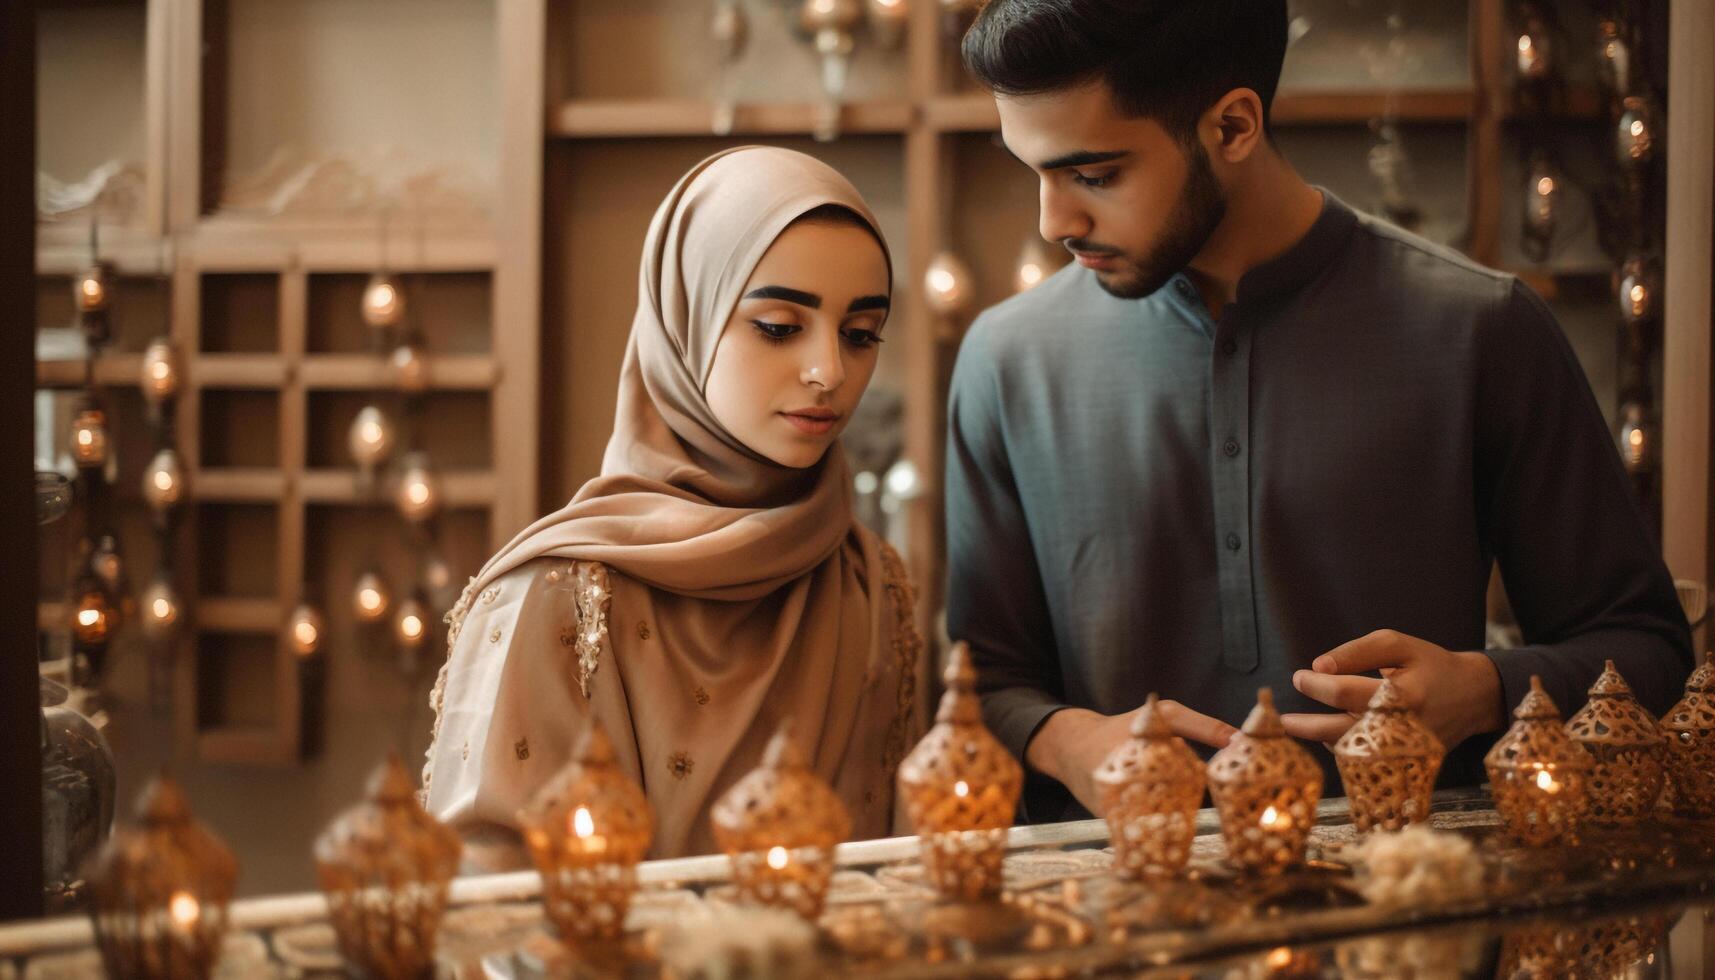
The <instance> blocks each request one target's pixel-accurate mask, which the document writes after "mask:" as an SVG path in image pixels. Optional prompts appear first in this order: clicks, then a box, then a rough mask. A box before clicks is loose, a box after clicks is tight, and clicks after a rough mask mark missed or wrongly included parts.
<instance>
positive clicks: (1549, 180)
mask: <svg viewBox="0 0 1715 980" xmlns="http://www.w3.org/2000/svg"><path fill="white" fill-rule="evenodd" d="M1536 192H1537V193H1538V194H1541V195H1542V196H1543V197H1547V196H1548V195H1550V194H1553V193H1554V178H1553V177H1538V178H1537V181H1536Z"/></svg>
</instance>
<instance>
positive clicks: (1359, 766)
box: [1334, 679, 1447, 834]
mask: <svg viewBox="0 0 1715 980" xmlns="http://www.w3.org/2000/svg"><path fill="white" fill-rule="evenodd" d="M1446 751H1447V750H1446V749H1445V748H1444V747H1443V746H1442V744H1441V740H1440V739H1439V738H1436V737H1435V733H1434V732H1432V731H1430V730H1429V726H1427V725H1425V724H1424V723H1423V722H1422V721H1421V720H1419V719H1418V717H1417V715H1416V714H1414V713H1413V712H1412V710H1411V708H1410V707H1408V706H1407V705H1406V703H1405V698H1403V697H1402V696H1401V695H1400V693H1399V689H1398V688H1396V687H1394V686H1393V681H1391V680H1386V679H1384V680H1383V681H1382V682H1381V686H1380V687H1377V688H1376V693H1375V694H1374V695H1373V696H1372V697H1371V698H1370V703H1369V708H1368V710H1366V711H1365V712H1364V714H1363V716H1362V717H1360V718H1359V719H1358V720H1357V721H1356V722H1354V723H1353V724H1352V727H1351V728H1348V729H1346V734H1344V735H1342V736H1340V740H1339V741H1338V742H1336V743H1335V745H1334V760H1335V762H1336V763H1338V765H1339V767H1340V780H1341V781H1342V782H1343V783H1345V786H1346V796H1347V797H1348V798H1349V799H1350V801H1351V807H1352V823H1353V824H1354V825H1355V826H1356V827H1357V828H1358V832H1359V833H1361V834H1362V833H1369V832H1370V831H1371V830H1403V829H1404V828H1405V827H1406V826H1408V825H1410V824H1414V823H1422V822H1423V821H1426V820H1428V819H1429V798H1430V795H1431V794H1433V793H1434V792H1435V776H1436V774H1437V773H1439V772H1440V771H1441V760H1442V757H1443V756H1445V755H1446Z"/></svg>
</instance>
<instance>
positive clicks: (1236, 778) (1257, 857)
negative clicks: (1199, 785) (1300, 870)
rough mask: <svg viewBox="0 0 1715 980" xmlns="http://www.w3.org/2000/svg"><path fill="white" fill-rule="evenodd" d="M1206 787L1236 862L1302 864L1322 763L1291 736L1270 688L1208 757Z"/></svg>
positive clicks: (1279, 866)
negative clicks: (1281, 718)
mask: <svg viewBox="0 0 1715 980" xmlns="http://www.w3.org/2000/svg"><path fill="white" fill-rule="evenodd" d="M1209 792H1210V795H1212V796H1213V797H1214V799H1215V806H1216V808H1218V809H1219V810H1220V813H1221V836H1222V837H1223V838H1224V839H1225V840H1226V842H1227V860H1228V861H1229V862H1231V863H1232V864H1233V866H1234V867H1237V868H1238V869H1240V870H1242V871H1248V872H1251V873H1255V874H1275V873H1278V872H1280V871H1284V870H1286V869H1287V868H1289V867H1291V866H1293V865H1295V864H1299V863H1302V862H1303V860H1304V849H1305V847H1306V845H1308V844H1309V842H1310V831H1311V828H1313V827H1315V826H1316V804H1317V802H1318V801H1319V800H1321V798H1322V767H1321V766H1318V765H1317V764H1316V760H1315V759H1313V758H1311V756H1310V753H1309V752H1307V751H1305V749H1304V747H1303V746H1301V745H1299V744H1298V743H1297V742H1295V741H1293V740H1292V739H1290V738H1288V737H1287V735H1286V729H1285V727H1284V726H1282V725H1281V723H1280V714H1279V713H1278V712H1276V711H1275V710H1274V692H1273V691H1271V690H1269V689H1268V688H1266V687H1265V688H1263V689H1262V690H1260V691H1258V692H1257V695H1256V707H1255V708H1252V709H1251V713H1250V717H1249V718H1246V719H1245V725H1244V728H1242V729H1240V730H1239V732H1238V734H1236V735H1234V736H1233V738H1232V741H1230V742H1228V743H1227V747H1226V748H1224V749H1222V750H1221V751H1219V752H1216V753H1215V757H1214V758H1212V759H1210V760H1209Z"/></svg>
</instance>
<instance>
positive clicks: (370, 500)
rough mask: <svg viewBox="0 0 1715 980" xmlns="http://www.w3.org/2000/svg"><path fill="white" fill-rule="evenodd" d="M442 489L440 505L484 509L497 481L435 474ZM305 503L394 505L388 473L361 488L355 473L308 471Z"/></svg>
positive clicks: (465, 473) (483, 475)
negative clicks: (372, 483) (374, 483)
mask: <svg viewBox="0 0 1715 980" xmlns="http://www.w3.org/2000/svg"><path fill="white" fill-rule="evenodd" d="M435 476H436V479H438V480H439V482H440V487H441V506H442V507H443V508H446V507H485V506H488V505H489V504H492V503H493V502H494V498H495V488H496V487H497V486H498V480H497V479H496V478H495V475H494V474H493V473H491V472H489V471H487V470H449V471H441V472H438V473H436V474H435ZM298 490H299V492H300V493H301V494H302V495H303V498H304V502H305V503H311V504H365V505H375V504H381V505H391V504H392V497H391V496H390V495H389V493H388V491H389V486H388V483H387V476H386V474H385V473H378V474H377V475H376V485H375V486H373V487H368V488H364V487H359V486H358V478H357V471H356V470H305V471H304V473H303V476H302V477H300V478H299V480H298Z"/></svg>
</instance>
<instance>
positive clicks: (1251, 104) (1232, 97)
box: [1203, 88, 1267, 163]
mask: <svg viewBox="0 0 1715 980" xmlns="http://www.w3.org/2000/svg"><path fill="white" fill-rule="evenodd" d="M1203 125H1204V126H1205V127H1208V130H1210V131H1212V132H1213V133H1214V135H1215V137H1216V138H1215V142H1214V145H1213V146H1211V147H1210V152H1211V155H1213V156H1217V157H1219V158H1220V159H1222V160H1224V161H1225V162H1227V163H1243V162H1244V161H1245V160H1246V159H1248V158H1249V157H1250V155H1251V154H1252V153H1254V152H1256V148H1257V147H1258V146H1259V145H1260V144H1261V143H1262V142H1263V140H1265V139H1267V136H1266V134H1265V133H1264V132H1263V124H1262V98H1261V97H1260V96H1258V95H1257V94H1256V92H1255V91H1254V90H1252V89H1248V88H1236V89H1233V90H1232V91H1231V92H1228V93H1227V94H1226V95H1223V96H1221V98H1220V100H1219V101H1217V102H1216V103H1215V104H1214V105H1212V106H1210V107H1209V109H1208V111H1206V112H1204V113H1203Z"/></svg>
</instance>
